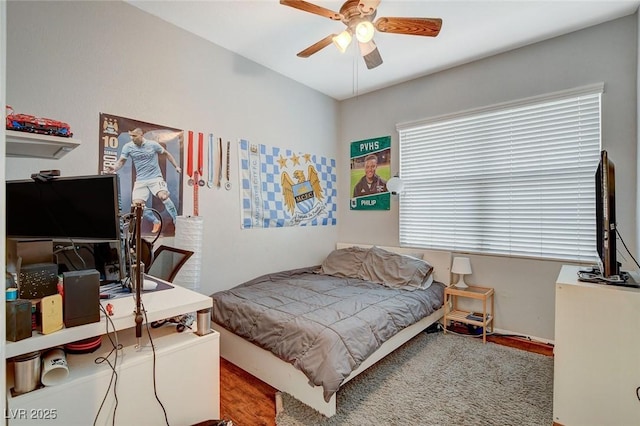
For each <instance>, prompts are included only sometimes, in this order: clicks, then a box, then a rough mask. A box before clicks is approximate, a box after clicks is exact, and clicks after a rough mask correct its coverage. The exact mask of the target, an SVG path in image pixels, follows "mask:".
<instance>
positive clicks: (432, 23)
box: [280, 0, 442, 69]
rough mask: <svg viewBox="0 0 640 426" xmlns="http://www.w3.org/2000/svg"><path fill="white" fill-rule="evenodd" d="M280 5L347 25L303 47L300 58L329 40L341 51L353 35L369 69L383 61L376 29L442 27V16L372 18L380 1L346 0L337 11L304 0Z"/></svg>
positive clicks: (427, 31) (431, 32) (432, 32)
mask: <svg viewBox="0 0 640 426" xmlns="http://www.w3.org/2000/svg"><path fill="white" fill-rule="evenodd" d="M280 4H283V5H285V6H290V7H293V8H296V9H300V10H303V11H305V12H309V13H314V14H316V15H320V16H324V17H326V18H329V19H332V20H334V21H342V23H344V24H345V25H346V26H347V29H346V30H344V31H343V32H341V33H340V34H329V35H328V36H326V37H325V38H323V39H322V40H320V41H318V42H317V43H314V44H312V45H311V46H309V47H307V48H306V49H304V50H302V51H301V52H299V53H298V56H299V57H301V58H308V57H309V56H311V55H313V54H314V53H316V52H318V51H319V50H321V49H323V48H325V47H327V46H328V45H330V44H331V43H333V44H334V45H335V46H336V47H337V48H338V50H340V51H341V52H344V51H345V50H346V49H347V47H348V46H349V44H350V43H351V40H352V37H353V36H354V35H355V37H356V39H357V42H358V45H359V47H360V53H361V54H362V57H363V58H364V62H365V64H366V65H367V68H368V69H373V68H375V67H377V66H378V65H380V64H382V57H381V56H380V52H379V51H378V47H377V46H376V44H375V43H374V42H373V35H374V32H375V30H378V31H379V32H383V33H395V34H408V35H419V36H427V37H435V36H437V35H438V33H439V32H440V28H441V27H442V19H440V18H378V19H377V20H375V21H374V18H375V16H376V13H377V10H376V9H377V7H378V5H379V4H380V0H347V1H346V2H345V3H344V4H343V5H342V7H341V8H340V12H334V11H332V10H330V9H327V8H324V7H322V6H318V5H315V4H313V3H309V2H307V1H303V0H280Z"/></svg>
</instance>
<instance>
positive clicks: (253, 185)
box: [238, 139, 337, 229]
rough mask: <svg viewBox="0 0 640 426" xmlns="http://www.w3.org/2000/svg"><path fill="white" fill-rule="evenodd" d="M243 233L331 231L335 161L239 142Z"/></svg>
mask: <svg viewBox="0 0 640 426" xmlns="http://www.w3.org/2000/svg"><path fill="white" fill-rule="evenodd" d="M238 153H239V157H240V170H241V173H242V176H241V179H242V190H241V191H242V192H241V197H242V199H241V201H242V228H243V229H249V228H274V227H285V226H317V225H335V224H336V217H337V208H336V201H337V187H336V160H335V159H329V158H326V157H319V156H316V155H313V154H305V153H295V152H293V151H291V150H288V149H282V148H276V147H268V146H266V145H261V144H255V143H250V142H249V141H247V140H244V139H241V140H240V143H239V149H238Z"/></svg>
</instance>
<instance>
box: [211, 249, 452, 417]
mask: <svg viewBox="0 0 640 426" xmlns="http://www.w3.org/2000/svg"><path fill="white" fill-rule="evenodd" d="M353 246H356V247H363V248H369V247H371V245H366V244H346V243H338V244H337V245H336V247H337V248H338V249H341V248H346V247H353ZM379 247H380V248H383V249H385V250H389V251H393V252H396V253H401V254H414V255H415V254H423V255H424V259H425V260H427V261H428V262H429V263H430V264H431V265H432V266H433V268H434V279H435V280H436V281H440V282H442V283H444V284H445V285H449V284H450V281H451V271H450V270H451V252H447V251H433V250H420V249H407V248H400V247H383V246H379ZM443 315H444V307H443V308H440V309H438V310H437V311H435V312H434V313H432V314H431V315H429V316H428V317H425V318H423V319H421V320H420V321H418V322H417V323H415V324H413V325H411V326H409V327H407V328H405V329H404V330H402V331H401V332H399V333H398V334H396V335H395V336H393V337H392V338H390V339H389V340H387V341H386V342H384V343H383V344H382V345H381V346H380V347H379V348H378V349H377V350H376V351H375V352H374V353H372V354H371V355H370V356H369V357H368V358H367V359H365V360H364V361H363V362H362V364H360V366H359V367H358V368H357V369H356V370H354V371H353V372H351V374H350V375H349V376H348V377H347V378H346V379H345V380H344V382H343V383H342V384H343V385H344V384H345V383H347V382H348V381H349V380H351V379H353V378H354V377H356V376H357V375H358V374H360V373H362V372H363V371H364V370H366V369H367V368H369V367H371V366H372V365H373V364H375V363H376V362H378V361H380V360H381V359H382V358H384V357H385V356H387V355H388V354H390V353H391V352H393V351H394V350H395V349H397V348H398V347H400V346H401V345H403V344H404V343H406V342H407V341H409V340H410V339H411V338H413V337H414V336H416V335H417V334H418V333H420V332H421V331H423V330H424V329H425V328H427V327H428V326H429V325H431V324H433V323H434V322H436V321H438V320H439V319H440V318H442V317H443ZM212 328H213V329H215V330H216V331H218V332H219V333H220V356H222V357H223V358H224V359H226V360H227V361H229V362H231V363H232V364H235V365H237V366H238V367H240V368H242V369H243V370H245V371H247V372H249V373H250V374H252V375H254V376H255V377H257V378H259V379H260V380H262V381H263V382H266V383H268V384H269V385H271V386H273V387H274V388H276V389H278V390H280V391H282V392H286V393H288V394H289V395H291V396H293V397H294V398H296V399H297V400H299V401H301V402H303V403H305V404H307V405H308V406H310V407H312V408H314V409H316V410H317V411H319V412H320V413H321V414H323V415H325V416H326V417H331V416H333V415H335V414H336V394H334V395H333V396H332V397H331V399H330V400H329V402H326V401H325V400H324V396H323V389H322V386H313V385H311V384H310V383H309V379H308V378H307V376H305V375H304V373H302V371H300V370H298V369H297V368H295V367H294V366H293V365H291V364H289V363H288V362H285V361H283V360H281V359H280V358H278V357H277V356H275V355H273V354H272V353H271V352H269V351H267V350H265V349H262V348H260V347H258V346H256V345H254V344H253V343H250V342H248V341H246V340H244V339H243V338H242V337H239V336H237V335H235V334H233V333H231V332H230V331H228V330H226V329H225V328H223V327H221V326H219V325H218V324H216V323H212Z"/></svg>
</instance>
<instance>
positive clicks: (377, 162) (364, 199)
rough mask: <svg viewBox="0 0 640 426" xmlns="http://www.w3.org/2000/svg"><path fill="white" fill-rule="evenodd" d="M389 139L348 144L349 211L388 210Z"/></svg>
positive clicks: (375, 139)
mask: <svg viewBox="0 0 640 426" xmlns="http://www.w3.org/2000/svg"><path fill="white" fill-rule="evenodd" d="M390 177H391V136H383V137H380V138H374V139H365V140H361V141H356V142H352V143H351V203H350V206H351V210H389V209H390V206H391V194H390V193H389V190H388V189H387V181H388V180H389V178H390Z"/></svg>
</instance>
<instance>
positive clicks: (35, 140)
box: [6, 130, 80, 160]
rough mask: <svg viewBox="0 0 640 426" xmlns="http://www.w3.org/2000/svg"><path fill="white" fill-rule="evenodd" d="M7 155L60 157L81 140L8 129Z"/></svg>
mask: <svg viewBox="0 0 640 426" xmlns="http://www.w3.org/2000/svg"><path fill="white" fill-rule="evenodd" d="M6 140H7V146H6V156H7V157H27V158H48V159H55V160H57V159H59V158H62V157H64V156H65V155H66V154H68V153H69V152H71V151H73V150H74V149H75V148H76V147H78V146H80V141H79V140H77V139H72V138H64V137H61V136H49V135H41V134H38V133H28V132H17V131H15V130H7V131H6Z"/></svg>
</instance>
